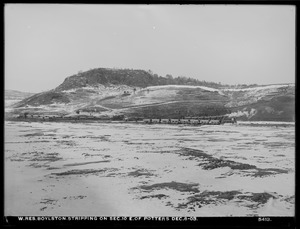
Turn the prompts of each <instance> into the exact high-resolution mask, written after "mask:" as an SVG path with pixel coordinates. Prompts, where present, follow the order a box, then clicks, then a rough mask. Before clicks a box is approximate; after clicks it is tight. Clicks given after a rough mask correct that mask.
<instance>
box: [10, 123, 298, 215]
mask: <svg viewBox="0 0 300 229" xmlns="http://www.w3.org/2000/svg"><path fill="white" fill-rule="evenodd" d="M276 126H277V127H275V126H272V125H268V126H267V125H262V126H259V125H254V126H251V125H242V124H241V125H223V126H197V127H192V126H185V125H176V126H175V125H174V126H170V125H163V124H161V125H141V124H130V123H122V124H120V123H109V124H106V123H91V124H87V123H86V124H81V123H22V122H17V123H15V122H6V123H5V214H6V215H106V216H107V215H120V216H121V215H123V216H124V215H126V216H127V215H134V216H137V215H139V216H154V215H158V216H164V215H165V216H173V215H174V216H186V215H193V216H229V215H233V216H235V215H236V216H253V215H268V216H270V215H274V216H293V215H294V206H295V193H294V188H295V179H294V178H295V155H294V150H295V140H294V136H295V129H294V126H293V125H282V126H280V125H279V124H276ZM283 146H284V147H283Z"/></svg>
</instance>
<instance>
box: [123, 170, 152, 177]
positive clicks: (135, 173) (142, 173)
mask: <svg viewBox="0 0 300 229" xmlns="http://www.w3.org/2000/svg"><path fill="white" fill-rule="evenodd" d="M128 176H134V177H139V176H154V174H153V173H150V172H149V171H147V170H145V169H138V170H136V171H133V172H129V173H128Z"/></svg>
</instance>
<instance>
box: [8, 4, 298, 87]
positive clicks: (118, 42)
mask: <svg viewBox="0 0 300 229" xmlns="http://www.w3.org/2000/svg"><path fill="white" fill-rule="evenodd" d="M4 20H5V89H15V90H21V91H28V92H41V91H45V90H49V89H53V88H55V87H57V86H58V85H59V84H61V83H62V82H63V81H64V79H65V78H66V77H68V76H71V75H73V74H76V73H78V71H80V70H81V71H86V70H89V69H92V68H99V67H108V68H113V67H116V68H133V69H144V70H149V69H150V70H152V72H153V73H156V74H158V75H161V76H165V75H166V74H172V75H173V77H177V76H187V77H193V78H197V79H199V80H206V81H213V82H221V83H225V84H244V83H246V84H249V83H257V84H273V83H294V82H295V7H294V6H288V5H287V6H276V5H274V6H272V5H266V6H263V5H257V6H255V5H80V4H78V5H77V4H74V5H62V4H55V5H54V4H52V5H51V4H7V5H5V19H4Z"/></svg>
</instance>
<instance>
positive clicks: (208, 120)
mask: <svg viewBox="0 0 300 229" xmlns="http://www.w3.org/2000/svg"><path fill="white" fill-rule="evenodd" d="M143 122H144V123H147V124H151V123H153V124H157V123H162V124H193V125H221V124H224V123H236V122H237V121H236V119H235V118H228V117H226V116H221V117H216V116H212V117H192V118H190V117H185V118H182V119H143Z"/></svg>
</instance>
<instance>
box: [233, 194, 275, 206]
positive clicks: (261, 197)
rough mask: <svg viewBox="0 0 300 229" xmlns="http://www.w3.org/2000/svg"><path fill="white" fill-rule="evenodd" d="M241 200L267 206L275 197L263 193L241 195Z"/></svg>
mask: <svg viewBox="0 0 300 229" xmlns="http://www.w3.org/2000/svg"><path fill="white" fill-rule="evenodd" d="M237 198H239V199H246V200H250V201H253V202H257V203H259V204H265V203H267V202H268V200H269V199H270V198H275V197H274V196H273V195H271V194H269V193H267V192H262V193H252V195H249V196H248V195H240V196H237Z"/></svg>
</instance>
